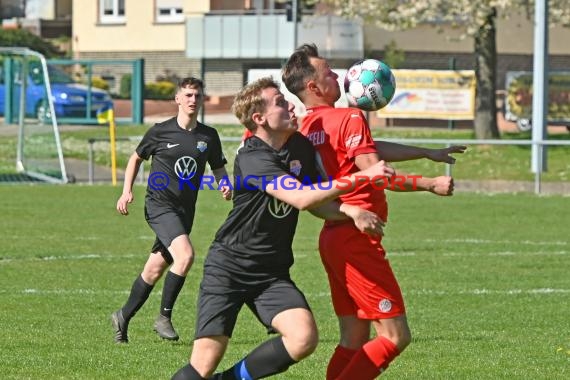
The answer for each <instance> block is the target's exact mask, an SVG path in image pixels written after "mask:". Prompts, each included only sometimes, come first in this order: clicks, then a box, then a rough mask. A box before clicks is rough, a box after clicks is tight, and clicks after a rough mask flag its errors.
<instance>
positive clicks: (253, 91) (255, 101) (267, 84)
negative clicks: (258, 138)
mask: <svg viewBox="0 0 570 380" xmlns="http://www.w3.org/2000/svg"><path fill="white" fill-rule="evenodd" d="M266 88H275V89H277V90H279V84H277V82H276V81H275V80H274V79H273V78H272V77H264V78H261V79H258V80H256V81H255V82H252V83H249V84H247V85H245V86H244V87H243V88H242V89H241V90H240V91H239V92H238V93H237V95H236V96H235V98H234V102H233V104H232V112H233V113H234V115H235V116H236V117H237V118H238V120H239V122H240V123H241V124H242V125H243V126H244V127H246V128H247V129H249V130H250V131H254V130H255V129H256V128H257V125H256V124H255V122H254V121H253V120H252V119H251V118H252V116H253V114H254V113H256V112H263V111H265V106H266V103H265V99H263V98H262V97H261V92H262V91H263V90H265V89H266Z"/></svg>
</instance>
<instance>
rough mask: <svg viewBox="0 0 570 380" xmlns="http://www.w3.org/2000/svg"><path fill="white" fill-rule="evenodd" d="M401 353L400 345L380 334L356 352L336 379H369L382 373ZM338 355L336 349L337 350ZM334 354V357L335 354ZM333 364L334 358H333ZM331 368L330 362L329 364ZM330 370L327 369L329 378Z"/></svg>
mask: <svg viewBox="0 0 570 380" xmlns="http://www.w3.org/2000/svg"><path fill="white" fill-rule="evenodd" d="M399 354H400V351H399V350H398V347H396V345H395V344H394V343H392V341H390V340H389V339H387V338H384V337H383V336H379V337H377V338H375V339H372V340H371V341H369V342H368V343H366V344H365V345H364V346H362V348H361V349H360V350H358V351H357V352H356V354H355V355H354V356H353V358H352V360H351V361H350V363H348V365H347V366H346V367H345V368H344V370H342V372H341V373H340V374H339V375H338V376H337V377H336V378H331V379H335V380H353V379H359V380H368V379H375V378H376V377H377V376H378V375H380V374H381V373H382V372H383V371H384V370H386V368H388V365H389V364H390V362H391V361H392V360H394V358H395V357H396V356H398V355H399ZM335 355H336V351H335ZM335 355H333V358H334V356H335ZM331 364H332V359H331ZM329 368H330V364H329ZM328 379H329V377H328V371H327V380H328Z"/></svg>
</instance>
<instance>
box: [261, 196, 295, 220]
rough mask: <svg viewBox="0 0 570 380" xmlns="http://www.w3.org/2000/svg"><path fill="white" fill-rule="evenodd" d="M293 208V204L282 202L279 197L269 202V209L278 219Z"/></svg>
mask: <svg viewBox="0 0 570 380" xmlns="http://www.w3.org/2000/svg"><path fill="white" fill-rule="evenodd" d="M292 209H293V206H291V205H290V204H288V203H285V202H282V201H280V200H279V199H275V198H272V199H271V200H270V201H269V203H268V204H267V210H269V213H270V214H271V215H273V217H274V218H277V219H283V218H284V217H286V216H287V215H289V213H290V212H291V210H292Z"/></svg>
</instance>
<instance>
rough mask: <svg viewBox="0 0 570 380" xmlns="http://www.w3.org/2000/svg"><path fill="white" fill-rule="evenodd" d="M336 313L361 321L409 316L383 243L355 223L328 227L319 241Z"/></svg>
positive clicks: (322, 232)
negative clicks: (351, 316)
mask: <svg viewBox="0 0 570 380" xmlns="http://www.w3.org/2000/svg"><path fill="white" fill-rule="evenodd" d="M319 251H320V253H321V260H322V262H323V265H324V267H325V270H326V271H327V274H328V278H329V284H330V288H331V296H332V302H333V307H334V310H335V313H336V314H337V315H339V316H346V315H356V316H357V317H358V318H361V319H373V320H376V319H387V318H394V317H397V316H400V315H404V314H405V313H406V310H405V307H404V299H403V297H402V292H401V291H400V286H399V285H398V282H397V281H396V277H395V276H394V272H392V268H391V267H390V263H389V262H388V260H387V259H386V257H385V256H386V252H385V251H384V248H382V244H381V241H380V240H377V239H373V238H371V237H370V236H368V235H366V234H364V233H362V232H360V231H359V230H358V229H357V228H356V227H355V226H354V224H352V223H342V224H336V225H331V226H325V227H324V228H323V230H322V231H321V235H320V238H319Z"/></svg>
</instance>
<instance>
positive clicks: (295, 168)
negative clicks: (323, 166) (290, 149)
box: [289, 160, 303, 176]
mask: <svg viewBox="0 0 570 380" xmlns="http://www.w3.org/2000/svg"><path fill="white" fill-rule="evenodd" d="M302 167H303V166H302V165H301V161H299V160H293V161H291V162H289V170H290V171H291V173H293V174H295V175H296V176H299V174H301V168H302Z"/></svg>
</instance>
